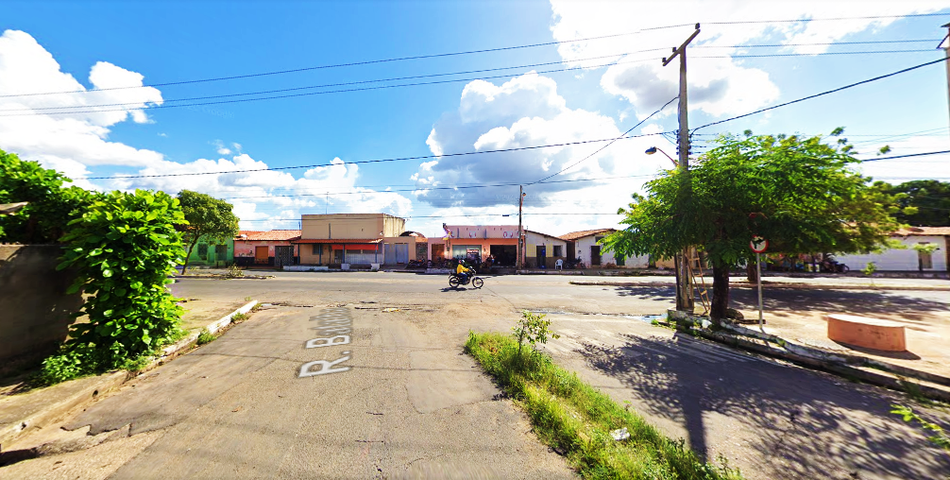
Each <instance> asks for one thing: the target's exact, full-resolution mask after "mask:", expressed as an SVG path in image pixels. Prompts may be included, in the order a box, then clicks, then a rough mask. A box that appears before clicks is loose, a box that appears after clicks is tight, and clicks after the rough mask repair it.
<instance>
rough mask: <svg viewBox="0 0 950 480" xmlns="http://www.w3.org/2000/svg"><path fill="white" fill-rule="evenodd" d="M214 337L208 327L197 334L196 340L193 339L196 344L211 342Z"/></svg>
mask: <svg viewBox="0 0 950 480" xmlns="http://www.w3.org/2000/svg"><path fill="white" fill-rule="evenodd" d="M215 338H218V337H215V336H214V334H213V333H211V332H209V331H208V329H204V330H202V331H201V333H199V334H198V340H196V341H195V343H197V344H198V345H204V344H206V343H211V342H212V341H213V340H214V339H215Z"/></svg>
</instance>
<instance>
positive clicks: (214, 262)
mask: <svg viewBox="0 0 950 480" xmlns="http://www.w3.org/2000/svg"><path fill="white" fill-rule="evenodd" d="M202 244H204V245H206V246H207V248H208V250H207V254H206V255H205V256H204V258H202V257H201V255H200V253H201V245H202ZM223 245H224V247H225V249H226V251H225V252H224V255H218V254H217V252H218V250H217V248H218V246H217V245H215V244H212V243H208V241H207V240H205V239H204V238H201V239H198V244H197V245H195V249H194V250H192V251H191V256H189V257H188V265H189V266H192V265H209V266H218V267H223V266H225V265H227V264H228V263H231V262H232V261H233V260H234V241H233V240H228V241H227V242H225V243H224V244H223Z"/></svg>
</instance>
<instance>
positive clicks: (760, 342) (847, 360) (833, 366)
mask: <svg viewBox="0 0 950 480" xmlns="http://www.w3.org/2000/svg"><path fill="white" fill-rule="evenodd" d="M659 323H661V324H663V325H666V326H670V327H675V328H677V329H679V330H688V333H691V334H695V335H698V336H700V337H702V338H705V339H707V340H711V341H714V342H717V343H721V344H724V345H728V346H731V347H735V348H739V349H742V350H747V351H750V352H754V353H759V354H762V355H765V356H768V357H772V358H777V359H780V360H786V361H788V362H791V363H794V364H796V365H799V366H802V367H805V368H809V369H812V370H819V371H823V372H827V373H832V374H835V375H839V376H843V377H846V378H853V379H857V380H860V381H862V382H866V383H869V384H872V385H877V386H880V387H885V388H889V389H892V390H899V391H904V392H906V391H908V388H907V387H906V384H907V383H909V382H906V381H902V377H906V378H909V379H910V378H912V379H914V380H918V383H916V384H912V385H913V388H914V389H915V390H917V391H918V392H919V393H920V394H921V395H923V396H925V397H928V398H931V399H935V400H941V401H944V402H950V388H948V389H944V388H942V387H948V386H950V379H948V378H946V377H943V376H940V375H935V374H931V373H927V372H921V371H918V370H914V369H910V368H907V367H901V366H898V365H892V364H888V363H885V362H881V361H878V360H874V359H871V358H867V357H862V356H860V355H853V354H840V355H839V354H837V353H831V352H824V351H820V350H817V349H812V348H809V347H805V346H802V345H797V344H794V343H791V342H788V341H786V340H784V339H781V338H778V337H775V336H772V335H768V337H771V338H768V339H766V338H762V337H760V336H743V335H742V333H741V332H739V331H737V332H736V333H727V332H714V331H711V330H707V329H705V328H698V327H687V326H683V325H678V324H675V323H669V322H666V321H659ZM727 328H728V329H731V330H736V327H735V326H728V327H727ZM738 328H739V329H742V330H748V329H744V328H742V327H738ZM754 333H758V332H754ZM855 363H856V364H857V365H854V364H855ZM862 366H863V367H865V368H864V369H862V368H860V367H862ZM867 368H874V369H880V371H869V370H868V369H867ZM919 381H926V382H930V383H933V384H935V385H940V386H939V387H936V386H934V387H932V386H928V385H923V384H920V383H919Z"/></svg>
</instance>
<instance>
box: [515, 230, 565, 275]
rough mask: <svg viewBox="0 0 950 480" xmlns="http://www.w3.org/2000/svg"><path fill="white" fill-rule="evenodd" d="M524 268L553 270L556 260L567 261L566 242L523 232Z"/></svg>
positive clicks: (553, 237) (544, 235)
mask: <svg viewBox="0 0 950 480" xmlns="http://www.w3.org/2000/svg"><path fill="white" fill-rule="evenodd" d="M524 244H525V248H524V254H525V261H524V265H525V268H548V269H551V268H554V265H555V264H556V263H557V261H558V260H561V261H564V262H566V261H567V241H566V240H564V239H562V238H558V237H555V236H554V235H548V234H546V233H541V232H536V231H534V230H525V231H524Z"/></svg>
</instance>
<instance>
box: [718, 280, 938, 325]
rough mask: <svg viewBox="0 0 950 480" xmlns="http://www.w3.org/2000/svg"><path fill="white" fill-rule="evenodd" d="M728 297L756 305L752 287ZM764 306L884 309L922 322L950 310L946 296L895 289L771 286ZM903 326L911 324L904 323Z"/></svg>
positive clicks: (789, 310)
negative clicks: (921, 295)
mask: <svg viewBox="0 0 950 480" xmlns="http://www.w3.org/2000/svg"><path fill="white" fill-rule="evenodd" d="M729 293H730V299H731V300H732V303H733V304H734V306H735V308H738V309H755V308H758V300H757V298H756V293H755V290H753V289H732V290H730V292H729ZM764 300H765V309H766V310H769V311H770V312H772V314H774V315H779V316H781V315H786V316H787V315H794V314H795V313H794V312H796V311H801V310H802V309H807V310H811V311H816V312H821V313H843V312H847V313H850V314H854V315H867V316H879V315H881V313H883V312H886V313H888V314H890V315H897V316H900V317H901V319H902V320H903V321H907V322H911V323H913V322H917V323H921V322H926V321H928V320H932V314H934V313H942V312H947V311H950V296H947V301H945V302H940V301H934V300H927V299H924V298H919V297H912V296H908V295H903V294H897V293H886V292H880V291H853V290H819V289H814V290H779V289H776V290H772V291H767V292H766V293H765V299H764ZM907 328H914V326H908V327H907Z"/></svg>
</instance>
